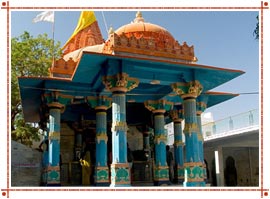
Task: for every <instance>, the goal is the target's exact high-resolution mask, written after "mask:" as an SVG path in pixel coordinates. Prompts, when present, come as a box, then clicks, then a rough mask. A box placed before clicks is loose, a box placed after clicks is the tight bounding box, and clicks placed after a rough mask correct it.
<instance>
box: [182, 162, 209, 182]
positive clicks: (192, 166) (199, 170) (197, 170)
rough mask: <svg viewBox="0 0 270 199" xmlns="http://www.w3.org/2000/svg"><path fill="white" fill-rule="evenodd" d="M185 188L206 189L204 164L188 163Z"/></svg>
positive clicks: (185, 164) (186, 165)
mask: <svg viewBox="0 0 270 199" xmlns="http://www.w3.org/2000/svg"><path fill="white" fill-rule="evenodd" d="M184 167H185V182H184V183H183V186H184V187H205V181H204V168H203V163H202V162H186V163H184Z"/></svg>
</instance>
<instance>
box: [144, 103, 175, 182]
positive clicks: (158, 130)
mask: <svg viewBox="0 0 270 199" xmlns="http://www.w3.org/2000/svg"><path fill="white" fill-rule="evenodd" d="M144 104H145V107H146V108H147V109H148V110H150V111H152V112H153V114H154V128H155V129H154V133H155V167H154V184H155V185H158V186H159V185H162V184H170V182H169V169H168V165H167V162H166V143H167V137H166V134H165V129H164V125H165V120H164V113H165V112H166V111H169V110H171V109H172V106H173V103H172V102H168V101H166V100H157V101H152V100H148V101H145V103H144Z"/></svg>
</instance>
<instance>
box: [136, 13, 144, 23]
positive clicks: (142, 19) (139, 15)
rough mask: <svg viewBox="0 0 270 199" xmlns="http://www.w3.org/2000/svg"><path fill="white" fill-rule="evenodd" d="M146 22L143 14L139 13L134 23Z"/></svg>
mask: <svg viewBox="0 0 270 199" xmlns="http://www.w3.org/2000/svg"><path fill="white" fill-rule="evenodd" d="M139 22H144V18H143V17H142V12H141V11H138V12H137V13H136V18H135V19H134V23H139Z"/></svg>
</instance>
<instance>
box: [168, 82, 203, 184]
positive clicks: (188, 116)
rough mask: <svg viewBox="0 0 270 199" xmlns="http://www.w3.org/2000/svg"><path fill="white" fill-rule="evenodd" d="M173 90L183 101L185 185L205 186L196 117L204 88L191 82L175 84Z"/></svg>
mask: <svg viewBox="0 0 270 199" xmlns="http://www.w3.org/2000/svg"><path fill="white" fill-rule="evenodd" d="M172 89H173V90H174V92H176V93H177V94H178V95H179V96H180V97H181V98H182V99H183V110H184V119H185V128H184V134H185V145H186V162H185V163H184V167H185V181H184V183H183V185H184V186H186V187H194V186H205V181H204V171H203V163H202V162H201V161H200V157H199V156H200V155H199V150H198V134H199V128H198V124H197V117H196V98H197V97H198V96H199V95H200V94H201V92H202V86H201V84H200V83H199V82H198V81H191V82H188V83H174V84H172Z"/></svg>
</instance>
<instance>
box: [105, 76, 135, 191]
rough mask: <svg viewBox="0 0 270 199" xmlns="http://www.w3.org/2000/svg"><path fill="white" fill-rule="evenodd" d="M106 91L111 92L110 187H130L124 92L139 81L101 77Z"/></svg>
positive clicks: (117, 77) (124, 77)
mask: <svg viewBox="0 0 270 199" xmlns="http://www.w3.org/2000/svg"><path fill="white" fill-rule="evenodd" d="M103 83H104V85H105V87H106V89H107V90H109V91H111V92H112V165H111V185H110V186H130V184H131V182H130V179H131V177H130V168H129V164H128V161H127V129H128V127H127V123H126V92H128V91H130V90H132V89H134V88H135V87H137V86H138V84H139V80H138V79H136V78H130V77H129V76H128V74H126V73H118V74H116V75H113V76H105V77H103Z"/></svg>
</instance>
